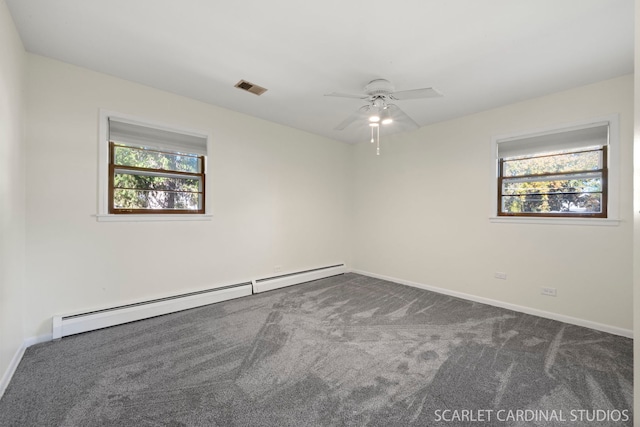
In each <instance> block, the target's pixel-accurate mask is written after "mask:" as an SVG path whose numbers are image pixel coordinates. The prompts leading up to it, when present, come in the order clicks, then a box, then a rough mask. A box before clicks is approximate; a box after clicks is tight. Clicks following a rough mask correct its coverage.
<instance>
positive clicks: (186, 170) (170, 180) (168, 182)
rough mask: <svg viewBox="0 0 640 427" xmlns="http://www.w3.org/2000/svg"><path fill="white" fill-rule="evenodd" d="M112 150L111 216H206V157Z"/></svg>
mask: <svg viewBox="0 0 640 427" xmlns="http://www.w3.org/2000/svg"><path fill="white" fill-rule="evenodd" d="M110 148H111V156H110V159H111V162H110V165H109V166H110V186H109V188H110V202H111V209H110V210H111V213H162V212H165V213H204V156H198V155H192V154H188V153H172V152H164V151H158V150H150V149H145V148H144V147H134V146H128V145H120V144H117V143H113V142H112V143H110Z"/></svg>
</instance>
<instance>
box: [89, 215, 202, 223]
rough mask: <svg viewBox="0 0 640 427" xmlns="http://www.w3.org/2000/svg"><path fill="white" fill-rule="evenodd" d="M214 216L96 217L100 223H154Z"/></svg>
mask: <svg viewBox="0 0 640 427" xmlns="http://www.w3.org/2000/svg"><path fill="white" fill-rule="evenodd" d="M212 218H213V215H212V214H195V215H191V214H180V215H176V214H174V215H172V214H152V215H146V214H129V215H113V214H102V215H96V220H97V221H98V222H152V221H211V219H212Z"/></svg>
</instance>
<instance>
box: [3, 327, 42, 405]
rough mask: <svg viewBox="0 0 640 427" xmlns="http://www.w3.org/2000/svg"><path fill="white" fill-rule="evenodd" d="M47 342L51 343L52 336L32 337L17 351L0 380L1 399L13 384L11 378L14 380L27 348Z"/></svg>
mask: <svg viewBox="0 0 640 427" xmlns="http://www.w3.org/2000/svg"><path fill="white" fill-rule="evenodd" d="M47 341H51V334H47V335H41V336H39V337H30V338H27V339H25V340H24V341H23V342H22V345H21V346H20V347H19V348H18V349H17V350H16V352H15V354H14V355H13V357H12V358H11V362H10V363H9V366H8V367H7V370H6V371H5V372H4V374H3V375H2V379H0V398H2V396H3V395H4V392H5V391H6V390H7V387H8V386H9V383H10V382H11V378H13V374H15V373H16V369H18V365H19V364H20V361H21V360H22V356H24V352H25V351H26V350H27V348H29V347H31V346H32V345H34V344H40V343H43V342H47Z"/></svg>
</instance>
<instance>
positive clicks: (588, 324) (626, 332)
mask: <svg viewBox="0 0 640 427" xmlns="http://www.w3.org/2000/svg"><path fill="white" fill-rule="evenodd" d="M351 272H352V273H356V274H362V275H363V276H369V277H373V278H376V279H382V280H387V281H389V282H395V283H399V284H401V285H407V286H412V287H414V288H420V289H425V290H427V291H432V292H436V293H439V294H444V295H449V296H452V297H457V298H462V299H465V300H468V301H474V302H479V303H482V304H487V305H492V306H494V307H500V308H506V309H507V310H513V311H517V312H520V313H525V314H531V315H533V316H538V317H544V318H545V319H551V320H557V321H559V322H564V323H570V324H572V325H576V326H583V327H585V328H590V329H595V330H597V331H602V332H607V333H610V334H614V335H620V336H622V337H626V338H633V331H632V330H630V329H623V328H618V327H616V326H611V325H605V324H603V323H598V322H592V321H591V320H586V319H579V318H577V317H571V316H565V315H564V314H558V313H552V312H550V311H544V310H538V309H537V308H531V307H525V306H522V305H517V304H511V303H508V302H504V301H498V300H494V299H490V298H484V297H479V296H477V295H471V294H466V293H464V292H458V291H452V290H449V289H445V288H439V287H437V286H430V285H425V284H423V283H417V282H412V281H410V280H404V279H399V278H397V277H390V276H385V275H382V274H376V273H371V272H369V271H363V270H357V269H351Z"/></svg>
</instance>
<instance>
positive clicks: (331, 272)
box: [252, 264, 346, 294]
mask: <svg viewBox="0 0 640 427" xmlns="http://www.w3.org/2000/svg"><path fill="white" fill-rule="evenodd" d="M345 272H346V268H345V265H344V264H336V265H330V266H327V267H320V268H314V269H311V270H304V271H298V272H295V273H288V274H282V275H280V276H274V277H267V278H264V279H259V280H254V281H253V282H252V283H253V293H254V294H257V293H260V292H266V291H271V290H273V289H278V288H284V287H285V286H291V285H297V284H299V283H305V282H310V281H312V280H318V279H324V278H326V277H331V276H337V275H339V274H344V273H345Z"/></svg>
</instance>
